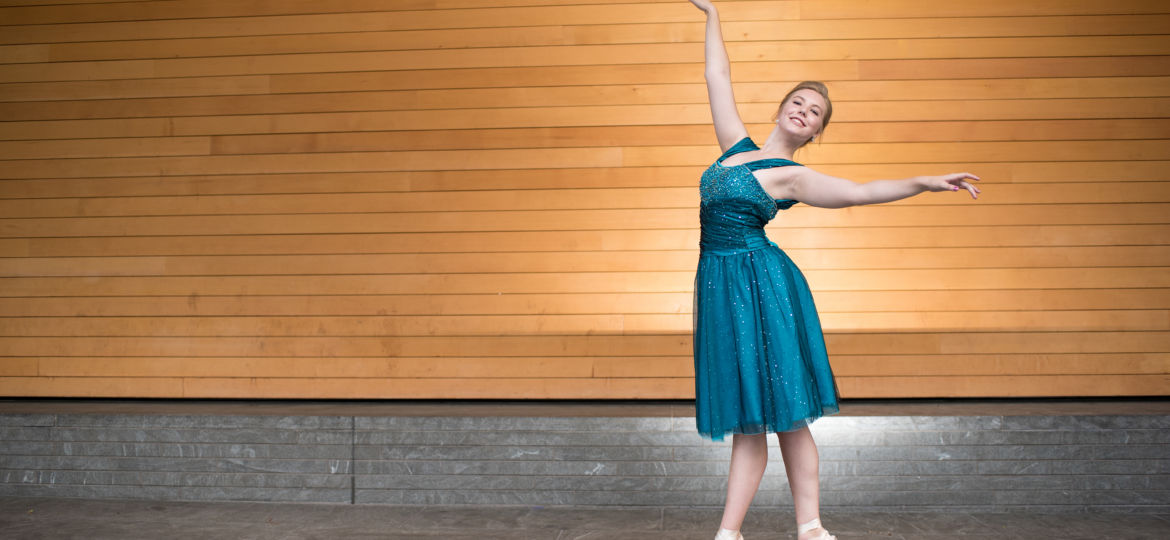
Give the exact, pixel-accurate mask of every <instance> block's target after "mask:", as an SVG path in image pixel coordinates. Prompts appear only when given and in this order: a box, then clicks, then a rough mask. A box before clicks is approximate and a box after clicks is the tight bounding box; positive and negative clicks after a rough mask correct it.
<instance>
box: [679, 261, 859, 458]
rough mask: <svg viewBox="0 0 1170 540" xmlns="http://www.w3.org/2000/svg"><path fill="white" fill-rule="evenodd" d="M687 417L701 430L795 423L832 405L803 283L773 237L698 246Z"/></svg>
mask: <svg viewBox="0 0 1170 540" xmlns="http://www.w3.org/2000/svg"><path fill="white" fill-rule="evenodd" d="M694 314H695V328H694V330H695V331H694V348H695V419H696V424H697V427H698V431H699V433H700V434H701V435H702V436H704V437H706V438H709V439H712V440H716V441H719V440H723V438H724V437H725V436H726V435H727V434H728V433H748V434H755V433H769V432H781V431H791V430H794V429H800V428H802V427H804V426H806V425H808V424H810V423H811V422H812V421H813V420H815V419H817V418H820V417H821V416H825V415H828V414H833V413H836V412H837V411H838V404H837V396H838V391H837V384H836V381H835V380H834V379H833V371H832V369H831V368H830V367H829V359H828V355H827V354H826V352H825V339H824V335H823V334H822V332H821V323H820V318H819V317H818V316H817V310H816V306H815V305H814V304H813V298H812V292H811V291H810V290H809V287H808V282H807V281H806V280H805V278H804V275H803V274H802V273H801V272H800V269H799V268H797V267H796V264H794V263H793V262H792V259H789V258H788V255H786V254H785V253H784V252H783V251H781V250H780V248H778V247H776V245H775V244H770V245H769V246H768V247H765V248H762V249H756V250H752V251H735V250H729V251H727V252H720V251H717V250H710V251H705V252H704V253H703V255H702V256H701V257H700V258H699V268H698V273H697V274H696V276H695V310H694Z"/></svg>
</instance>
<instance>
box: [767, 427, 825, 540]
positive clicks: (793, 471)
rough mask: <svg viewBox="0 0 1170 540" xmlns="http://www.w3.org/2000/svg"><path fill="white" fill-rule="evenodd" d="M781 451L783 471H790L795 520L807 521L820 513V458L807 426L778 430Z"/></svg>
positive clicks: (817, 531)
mask: <svg viewBox="0 0 1170 540" xmlns="http://www.w3.org/2000/svg"><path fill="white" fill-rule="evenodd" d="M776 437H777V438H778V439H780V454H781V455H782V456H784V470H785V471H786V472H787V473H788V487H789V488H791V489H792V501H793V504H794V505H795V506H796V523H798V524H800V523H808V522H809V521H812V520H814V519H816V518H818V517H820V514H821V501H820V497H821V483H820V476H819V472H820V457H819V456H818V455H817V445H816V443H815V442H813V438H812V432H810V431H809V430H808V427H804V428H801V429H798V430H796V431H788V432H784V433H777V434H776ZM822 530H823V529H820V528H817V529H813V530H811V531H809V532H807V533H806V534H804V535H803V537H806V538H807V537H811V538H816V537H817V536H818V535H820V534H821V531H822Z"/></svg>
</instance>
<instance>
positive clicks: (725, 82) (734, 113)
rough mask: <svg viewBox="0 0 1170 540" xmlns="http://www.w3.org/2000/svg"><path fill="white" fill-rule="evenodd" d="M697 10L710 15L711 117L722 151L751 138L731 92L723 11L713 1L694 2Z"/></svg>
mask: <svg viewBox="0 0 1170 540" xmlns="http://www.w3.org/2000/svg"><path fill="white" fill-rule="evenodd" d="M690 2H691V3H692V4H694V5H695V7H698V8H699V9H701V10H703V12H704V13H706V14H707V31H706V39H705V41H706V49H705V53H704V57H705V60H706V70H705V71H704V75H705V76H706V78H707V101H708V102H710V104H711V118H712V120H713V121H714V124H715V137H716V138H718V139H719V148H720V149H722V150H723V151H727V149H728V148H731V146H732V145H733V144H735V143H736V142H738V141H739V140H740V139H743V138H744V137H747V136H748V132H747V128H745V127H744V125H743V120H741V119H740V118H739V110H738V109H736V107H735V95H734V94H733V93H732V92H731V62H730V61H729V60H728V59H727V49H726V48H725V47H724V46H723V32H721V31H720V30H719V12H718V11H717V10H716V9H715V6H713V5H711V2H710V0H690Z"/></svg>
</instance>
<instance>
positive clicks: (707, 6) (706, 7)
mask: <svg viewBox="0 0 1170 540" xmlns="http://www.w3.org/2000/svg"><path fill="white" fill-rule="evenodd" d="M691 3H692V4H694V5H695V7H697V8H699V9H701V10H703V13H710V12H711V10H713V9H715V6H713V5H711V0H691Z"/></svg>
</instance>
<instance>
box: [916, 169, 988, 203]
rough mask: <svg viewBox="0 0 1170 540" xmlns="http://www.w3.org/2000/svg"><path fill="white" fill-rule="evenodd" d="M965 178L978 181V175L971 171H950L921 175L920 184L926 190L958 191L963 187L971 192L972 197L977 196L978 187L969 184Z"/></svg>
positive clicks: (975, 197)
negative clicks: (934, 174) (936, 174)
mask: <svg viewBox="0 0 1170 540" xmlns="http://www.w3.org/2000/svg"><path fill="white" fill-rule="evenodd" d="M967 180H975V181H979V177H978V176H975V175H973V174H971V173H965V172H961V173H951V174H944V175H942V176H923V177H922V185H923V187H925V188H926V189H927V191H959V190H960V189H965V190H967V191H968V192H970V193H971V198H972V199H978V198H979V193H980V191H979V188H977V187H975V186H973V185H971V183H970V182H967Z"/></svg>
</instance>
